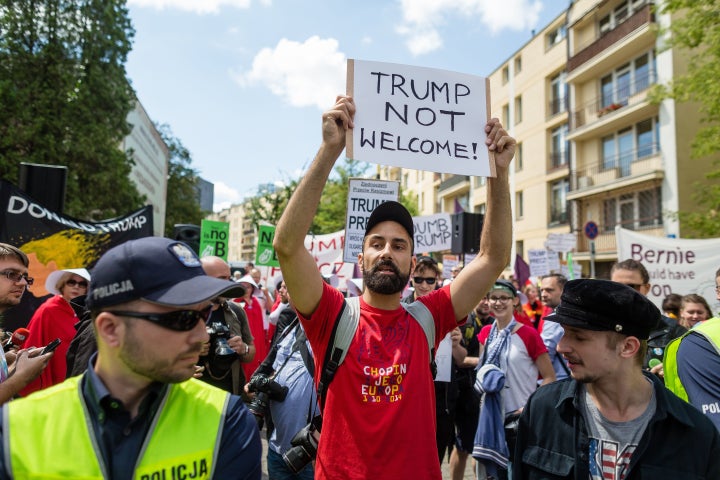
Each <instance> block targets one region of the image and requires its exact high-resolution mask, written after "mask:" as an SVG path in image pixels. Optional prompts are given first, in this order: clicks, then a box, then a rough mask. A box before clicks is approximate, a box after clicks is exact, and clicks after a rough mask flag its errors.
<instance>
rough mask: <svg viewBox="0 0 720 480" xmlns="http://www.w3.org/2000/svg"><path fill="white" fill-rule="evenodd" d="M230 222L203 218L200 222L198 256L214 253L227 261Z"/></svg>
mask: <svg viewBox="0 0 720 480" xmlns="http://www.w3.org/2000/svg"><path fill="white" fill-rule="evenodd" d="M229 233H230V224H229V223H228V222H216V221H214V220H203V221H202V222H201V223H200V256H201V257H207V256H208V255H215V256H216V257H220V258H222V259H223V260H225V261H227V253H228V235H229Z"/></svg>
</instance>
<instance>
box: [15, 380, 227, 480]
mask: <svg viewBox="0 0 720 480" xmlns="http://www.w3.org/2000/svg"><path fill="white" fill-rule="evenodd" d="M82 378H83V376H78V377H73V378H70V379H68V380H66V381H64V382H63V383H61V384H59V385H55V386H53V387H50V388H48V389H46V390H41V391H39V392H36V393H34V394H33V395H30V396H29V397H27V398H22V399H18V400H13V401H12V402H9V403H8V404H6V405H5V407H4V408H3V419H2V421H3V434H4V436H5V439H6V440H5V448H6V451H5V455H6V458H8V455H9V458H10V465H8V466H7V467H8V469H9V470H10V471H11V472H12V474H13V477H14V478H15V479H63V480H66V479H68V478H73V479H102V478H107V477H108V472H107V469H106V467H105V465H104V462H103V461H102V458H103V457H102V454H101V452H100V451H99V447H98V441H97V439H96V438H95V431H94V429H93V426H92V423H91V418H90V413H89V411H88V407H87V405H86V404H85V399H84V397H83V395H82V391H81V386H80V382H81V379H82ZM228 400H229V394H228V393H227V392H225V391H223V390H220V389H217V388H215V387H212V386H210V385H207V384H205V383H203V382H200V381H198V380H195V379H190V380H188V381H186V382H183V383H178V384H172V385H170V386H169V388H168V389H167V392H166V393H165V396H164V397H163V398H162V400H161V402H160V406H159V408H158V411H157V412H156V413H155V416H154V418H153V419H152V422H153V423H152V425H151V426H150V429H149V431H148V433H147V436H146V437H145V440H144V442H143V446H142V449H141V451H140V454H139V455H138V458H137V460H136V463H135V465H134V466H131V465H128V468H133V471H134V472H135V475H134V478H135V479H137V480H152V479H173V478H193V479H208V478H211V476H212V472H213V467H214V465H215V461H216V459H217V450H218V446H219V444H220V431H221V426H222V422H223V421H224V418H225V413H226V409H227V404H228ZM8 439H9V441H8ZM8 443H9V445H8ZM8 448H9V451H8V450H7V449H8Z"/></svg>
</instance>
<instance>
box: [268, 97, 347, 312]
mask: <svg viewBox="0 0 720 480" xmlns="http://www.w3.org/2000/svg"><path fill="white" fill-rule="evenodd" d="M354 115H355V104H354V103H353V100H352V98H351V97H347V96H343V95H340V96H338V97H337V100H336V102H335V106H334V107H333V108H332V109H330V110H328V111H327V112H325V113H323V116H322V119H323V123H322V137H323V141H322V144H321V145H320V149H319V150H318V153H317V155H315V159H314V160H313V162H312V165H310V168H309V169H308V171H307V173H306V174H305V177H304V178H303V179H302V180H301V181H300V185H298V188H297V189H296V190H295V192H294V193H293V195H292V197H290V201H289V202H288V205H287V208H286V209H285V211H284V212H283V215H282V217H280V221H279V222H278V225H277V228H276V229H275V238H274V241H273V246H274V247H275V253H277V256H278V260H279V261H280V268H281V269H282V272H283V279H284V280H285V285H287V289H288V292H289V293H290V295H291V297H292V300H293V306H294V307H295V309H296V310H297V311H298V312H299V313H301V314H302V315H303V316H309V315H310V314H312V313H313V312H314V311H315V309H316V308H317V306H318V304H319V303H320V297H321V295H322V282H323V280H322V277H321V275H320V271H319V270H318V268H317V265H316V264H315V260H314V259H313V258H312V256H311V255H310V252H308V251H307V249H306V248H305V235H306V234H307V233H308V230H309V229H310V225H312V220H313V217H314V216H315V212H316V211H317V206H318V204H319V203H320V197H321V195H322V191H323V187H324V186H325V183H326V182H327V179H328V177H329V176H330V172H331V171H332V168H333V165H335V161H336V160H337V159H338V157H339V156H340V154H341V153H342V151H343V149H344V148H345V133H346V132H347V130H348V129H349V128H352V126H353V123H352V122H353V116H354Z"/></svg>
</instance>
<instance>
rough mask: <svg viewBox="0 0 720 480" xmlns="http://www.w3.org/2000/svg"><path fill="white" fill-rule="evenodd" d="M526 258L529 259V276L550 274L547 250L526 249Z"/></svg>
mask: <svg viewBox="0 0 720 480" xmlns="http://www.w3.org/2000/svg"><path fill="white" fill-rule="evenodd" d="M555 256H556V257H557V254H555ZM528 259H529V260H530V261H529V265H530V276H531V277H543V276H545V275H549V274H550V267H549V266H548V252H547V250H541V249H537V250H533V249H531V250H528Z"/></svg>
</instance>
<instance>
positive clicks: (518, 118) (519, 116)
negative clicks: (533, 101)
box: [515, 95, 522, 125]
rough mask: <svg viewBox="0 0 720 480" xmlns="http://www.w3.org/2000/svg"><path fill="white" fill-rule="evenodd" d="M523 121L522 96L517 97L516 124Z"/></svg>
mask: <svg viewBox="0 0 720 480" xmlns="http://www.w3.org/2000/svg"><path fill="white" fill-rule="evenodd" d="M520 122H522V96H520V95H518V96H517V97H515V125H517V124H518V123H520Z"/></svg>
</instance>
